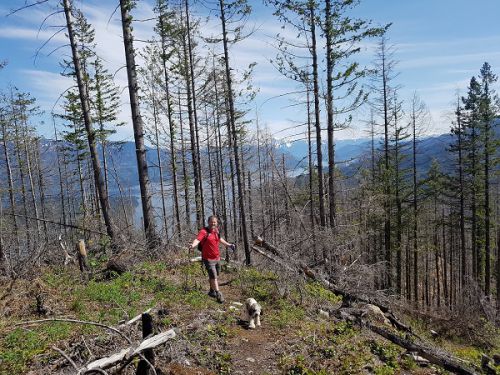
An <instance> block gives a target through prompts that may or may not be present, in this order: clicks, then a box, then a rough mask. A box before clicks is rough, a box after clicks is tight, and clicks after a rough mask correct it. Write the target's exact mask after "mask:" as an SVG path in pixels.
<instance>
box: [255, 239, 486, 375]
mask: <svg viewBox="0 0 500 375" xmlns="http://www.w3.org/2000/svg"><path fill="white" fill-rule="evenodd" d="M256 244H258V245H259V246H261V247H263V248H265V249H270V251H272V252H273V255H272V256H271V255H270V254H267V253H266V252H264V251H262V250H260V249H258V248H257V247H256V246H253V249H254V250H255V251H257V252H258V253H260V254H262V255H264V256H265V257H266V258H268V259H271V260H273V261H275V262H276V263H278V264H280V265H281V266H283V267H285V268H287V269H289V270H290V269H293V267H292V266H294V267H295V269H296V270H298V271H299V272H302V273H304V275H306V276H307V277H308V278H310V279H312V280H314V281H317V282H320V283H321V284H323V286H325V287H326V288H327V289H329V290H330V291H332V292H333V293H335V294H338V295H340V296H342V298H343V300H348V301H359V302H364V303H369V304H372V305H375V306H377V307H379V308H380V309H381V310H382V311H383V312H384V314H385V315H386V316H387V318H388V319H389V320H390V321H391V323H393V325H394V327H395V328H397V329H399V330H402V331H404V332H406V333H408V334H411V335H412V336H414V337H415V338H417V339H419V340H420V341H423V340H421V339H420V338H419V337H418V336H417V335H415V334H414V333H413V332H412V330H411V328H410V327H408V326H406V325H405V324H403V323H401V322H400V321H399V320H398V319H397V318H396V317H395V316H394V314H393V313H392V311H391V309H390V308H389V307H388V306H385V305H383V304H380V303H377V302H376V301H373V300H371V299H369V298H365V297H359V296H356V295H354V294H352V293H349V292H347V291H345V290H342V289H339V288H337V287H336V286H335V285H334V284H333V283H331V282H330V281H328V280H326V279H325V278H322V277H319V276H318V275H317V274H316V273H315V272H314V271H313V270H312V269H311V268H309V267H308V266H307V265H305V264H304V263H301V262H298V261H295V260H291V259H290V260H288V261H286V262H285V261H284V260H283V259H282V258H281V257H280V255H279V254H280V253H281V252H280V250H279V249H277V248H276V247H275V246H273V245H270V244H269V243H266V242H265V241H264V240H262V239H261V238H259V242H257V243H256ZM290 264H291V265H290ZM341 311H343V309H341ZM345 316H346V318H347V319H349V320H357V321H361V322H362V324H364V325H365V326H366V327H367V328H369V329H370V330H371V331H373V332H375V333H377V334H379V335H381V336H382V337H384V338H386V339H388V340H390V341H392V342H393V343H394V344H396V345H399V346H401V347H403V348H405V349H407V350H409V351H413V352H417V353H418V354H420V356H422V357H423V358H425V359H427V360H428V361H429V362H431V363H433V364H435V365H438V366H441V367H443V368H444V369H446V370H448V371H453V372H455V373H457V374H464V375H473V374H477V373H481V371H480V370H479V371H476V370H475V369H473V368H472V367H471V365H470V364H468V363H467V362H465V361H461V360H460V359H457V358H455V357H453V356H451V355H450V354H447V353H444V352H443V353H438V352H437V351H436V350H434V349H431V348H429V347H427V346H425V345H421V344H417V343H415V342H413V341H410V340H408V339H406V338H402V337H400V336H398V335H396V334H394V333H392V332H391V331H389V330H387V329H384V328H381V327H378V326H376V325H373V324H371V323H369V322H363V321H362V318H361V316H360V317H353V316H351V315H350V314H348V313H347V314H345Z"/></svg>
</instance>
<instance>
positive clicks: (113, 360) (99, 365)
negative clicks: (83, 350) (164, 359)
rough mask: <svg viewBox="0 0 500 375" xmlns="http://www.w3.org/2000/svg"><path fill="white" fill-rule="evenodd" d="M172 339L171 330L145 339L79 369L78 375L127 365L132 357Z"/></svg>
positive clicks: (172, 332)
mask: <svg viewBox="0 0 500 375" xmlns="http://www.w3.org/2000/svg"><path fill="white" fill-rule="evenodd" d="M174 337H175V331H174V330H173V329H170V330H168V331H166V332H162V333H160V334H158V335H155V336H152V337H150V338H148V339H145V340H144V341H142V342H141V343H140V344H139V345H137V346H136V347H128V348H125V349H122V350H120V351H119V352H118V353H115V354H113V355H111V356H109V357H105V358H101V359H98V360H96V361H93V362H91V363H89V364H88V365H86V366H85V367H83V368H81V369H80V370H79V371H78V375H81V374H85V373H86V372H88V371H90V370H96V369H102V370H105V369H107V368H110V367H112V366H114V365H117V364H119V363H121V362H124V363H125V364H128V363H130V362H131V361H132V360H133V358H134V357H136V356H139V355H141V354H142V353H143V352H144V351H146V350H148V349H153V348H155V347H157V346H159V345H161V344H163V343H165V342H167V341H168V340H170V339H172V338H174Z"/></svg>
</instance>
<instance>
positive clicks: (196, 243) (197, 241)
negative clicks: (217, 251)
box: [189, 238, 200, 249]
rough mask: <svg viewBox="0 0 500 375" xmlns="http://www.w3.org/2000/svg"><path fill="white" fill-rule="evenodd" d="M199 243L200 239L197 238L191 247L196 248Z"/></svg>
mask: <svg viewBox="0 0 500 375" xmlns="http://www.w3.org/2000/svg"><path fill="white" fill-rule="evenodd" d="M199 243H200V241H199V240H198V239H197V238H195V239H194V241H193V243H192V244H191V246H189V248H190V249H194V248H195V247H196V246H198V244H199Z"/></svg>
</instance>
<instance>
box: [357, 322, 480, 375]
mask: <svg viewBox="0 0 500 375" xmlns="http://www.w3.org/2000/svg"><path fill="white" fill-rule="evenodd" d="M363 325H364V326H365V327H367V328H369V329H370V330H371V331H372V332H375V333H377V334H378V335H380V336H382V337H384V338H386V339H387V340H389V341H391V342H393V343H394V344H396V345H398V346H400V347H402V348H405V349H406V350H408V351H410V352H416V353H417V354H418V355H420V356H421V357H423V358H425V359H427V360H428V361H429V362H430V363H432V364H435V365H438V366H440V367H442V368H444V369H445V370H447V371H453V372H454V373H456V374H463V375H475V374H480V373H481V370H480V369H477V368H473V367H471V365H470V364H468V363H467V362H465V361H461V360H459V359H458V358H455V357H453V356H451V355H449V354H447V353H444V352H442V353H438V352H437V351H436V350H435V349H432V348H429V347H426V346H424V345H421V344H417V343H415V342H412V341H410V340H408V339H406V338H403V337H401V336H398V335H396V334H394V333H392V332H390V331H389V330H387V329H384V328H382V327H378V326H376V325H374V324H371V323H369V322H363Z"/></svg>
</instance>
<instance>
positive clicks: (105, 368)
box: [0, 0, 500, 374]
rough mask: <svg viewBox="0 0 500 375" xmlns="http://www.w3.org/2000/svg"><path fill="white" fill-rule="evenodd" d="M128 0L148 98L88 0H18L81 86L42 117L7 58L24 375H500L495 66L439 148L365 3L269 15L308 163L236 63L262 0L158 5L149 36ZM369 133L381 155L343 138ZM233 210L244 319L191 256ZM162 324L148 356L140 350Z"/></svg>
mask: <svg viewBox="0 0 500 375" xmlns="http://www.w3.org/2000/svg"><path fill="white" fill-rule="evenodd" d="M115 2H116V4H114V6H116V9H115V13H114V14H113V15H107V17H115V18H118V19H119V22H120V23H121V25H120V27H121V28H120V38H121V40H122V42H123V46H121V48H122V51H123V60H122V64H123V67H122V68H123V70H124V71H126V77H127V86H126V87H121V86H120V85H119V84H118V83H117V82H115V76H116V73H117V72H114V71H110V70H109V69H108V68H107V62H106V60H104V59H103V58H102V56H100V54H99V45H98V43H97V42H96V37H95V28H94V26H93V25H92V24H91V23H90V22H89V19H88V17H87V16H86V14H85V11H84V10H85V7H83V6H82V9H80V8H79V6H80V5H82V4H81V3H85V2H83V1H81V2H79V1H74V0H33V1H26V2H23V1H11V2H10V3H11V4H9V6H10V8H11V10H10V13H9V17H15V16H16V15H17V14H22V13H23V12H30V11H31V10H32V9H34V8H37V9H38V10H40V11H43V12H44V14H45V15H46V18H45V19H44V21H43V24H42V25H40V29H42V28H43V27H46V28H50V30H51V33H53V34H52V36H51V37H50V38H48V40H46V41H44V42H41V43H40V44H43V43H50V39H52V37H55V36H58V37H59V38H60V37H61V36H64V40H65V42H64V44H63V45H61V46H58V45H56V44H54V48H56V47H57V49H59V48H61V49H63V50H64V54H63V56H64V58H62V59H61V60H60V61H59V68H60V69H59V70H60V74H61V75H62V76H64V77H65V78H66V79H68V80H70V81H71V82H72V85H71V86H69V87H67V89H66V90H65V91H64V92H60V93H57V94H58V95H59V99H58V102H57V103H56V104H54V105H53V107H52V109H49V110H47V109H46V108H42V107H41V106H40V105H39V103H38V102H37V98H35V97H34V96H33V95H32V94H31V93H30V92H28V91H23V90H22V89H20V88H18V87H17V86H16V77H6V76H5V75H4V74H3V72H2V70H4V71H5V69H6V67H7V66H8V64H10V62H9V61H8V60H9V55H8V51H2V52H0V59H3V60H2V61H3V62H0V77H1V78H0V79H1V80H2V82H8V85H6V86H5V87H4V86H2V89H1V90H2V91H1V92H0V151H1V153H0V170H1V172H0V173H1V176H2V178H1V179H0V280H1V282H0V333H1V335H0V373H1V374H17V373H31V374H46V373H61V374H66V373H67V374H69V373H78V374H98V373H101V374H103V373H104V374H108V373H109V374H111V373H130V374H131V373H137V374H153V373H154V374H160V373H164V374H196V373H200V374H201V373H202V374H211V373H222V374H233V373H236V374H237V373H241V374H246V373H263V374H264V373H266V374H270V373H283V374H330V373H342V374H357V373H375V374H399V373H418V374H431V373H447V371H450V372H452V373H463V374H469V373H470V374H475V373H487V374H491V373H493V374H494V373H497V371H498V368H497V364H498V365H500V335H499V331H498V324H499V321H500V253H499V251H500V250H499V249H500V204H499V199H500V194H499V193H500V190H499V176H500V174H499V171H500V170H499V160H500V152H499V134H500V131H499V128H500V99H499V97H498V95H497V93H496V91H495V88H496V87H498V82H497V75H496V73H495V72H494V70H493V68H492V66H491V65H490V63H488V62H487V61H486V60H488V56H484V59H483V60H484V61H483V62H482V63H481V64H480V65H478V66H477V67H474V69H475V71H476V73H475V74H474V75H468V76H464V77H462V78H463V79H466V80H467V84H466V85H465V86H464V87H462V88H461V91H460V92H457V93H456V96H455V97H450V98H448V99H449V103H452V104H450V106H449V111H448V112H449V113H448V116H447V117H446V121H447V126H448V129H449V131H448V133H446V134H443V135H440V137H441V138H439V139H440V140H444V141H441V142H435V141H436V139H437V138H436V137H435V136H433V135H431V134H432V129H430V127H431V126H432V119H431V113H430V111H429V109H428V107H427V105H426V103H425V101H424V100H425V98H424V97H421V96H419V94H418V93H417V91H416V90H415V91H413V95H412V96H411V98H409V99H408V98H406V97H405V96H403V95H402V94H401V91H402V87H401V85H400V83H399V81H398V76H399V74H400V73H401V71H400V68H399V61H398V58H397V56H398V46H397V45H396V44H393V43H392V42H391V30H392V25H391V23H387V24H384V23H380V24H379V23H378V20H376V19H373V20H372V19H368V18H358V17H357V16H356V13H355V10H356V7H357V6H358V5H359V4H360V2H359V1H357V0H322V1H312V0H264V1H263V3H261V4H259V6H260V7H265V8H266V9H268V10H270V11H271V12H272V14H273V17H274V22H276V24H279V26H280V28H281V30H282V32H280V33H279V34H277V35H274V36H273V43H274V44H273V46H274V48H275V50H274V57H273V58H272V59H270V61H269V64H270V65H271V66H272V67H273V68H274V74H275V75H276V77H279V79H282V80H286V81H288V82H289V83H290V85H291V86H290V87H292V88H293V92H289V93H287V92H283V93H282V94H279V95H280V96H281V95H283V96H286V97H287V98H288V100H289V102H290V103H291V104H290V105H291V106H293V107H294V108H295V109H296V110H297V111H298V113H300V114H301V118H299V119H295V120H296V122H295V123H293V124H292V126H291V128H292V129H293V133H294V135H295V137H294V138H293V139H292V140H290V141H289V142H291V143H294V142H296V143H301V144H302V145H303V146H304V149H305V150H306V151H305V153H304V155H300V156H297V155H293V154H292V152H291V151H290V148H288V147H286V146H283V143H284V141H283V140H280V137H279V134H274V133H273V131H272V130H270V129H269V128H268V127H267V126H266V124H262V123H259V113H258V111H259V109H258V108H259V107H256V106H255V98H256V95H258V91H259V88H258V87H256V86H255V84H254V80H253V76H254V70H255V67H256V64H255V63H250V64H246V65H244V66H242V65H241V64H238V63H236V62H235V61H239V60H238V58H237V57H235V54H236V52H234V51H236V48H237V46H238V45H239V44H240V43H244V42H245V40H247V39H248V38H250V37H251V35H252V34H253V33H254V32H255V31H254V30H253V29H252V26H251V22H250V21H251V20H252V19H253V17H256V16H255V15H254V14H253V11H254V10H253V8H254V7H255V4H254V2H252V1H248V0H205V1H191V0H154V1H151V2H150V3H151V6H152V8H153V11H154V17H153V18H152V19H148V20H146V21H147V22H149V23H151V24H152V25H154V27H153V37H152V38H151V39H150V40H146V41H145V40H140V39H139V40H138V39H137V37H136V36H135V34H134V33H135V31H136V30H135V28H134V26H135V25H137V24H139V23H140V22H145V21H144V20H142V19H138V18H135V17H134V12H135V11H136V9H137V6H138V4H136V3H139V2H136V1H132V0H119V1H118V0H117V1H115ZM14 3H16V4H14ZM110 19H111V18H110ZM44 45H45V44H44ZM366 45H370V46H372V47H373V51H370V53H372V56H371V57H370V61H369V62H368V63H365V62H364V61H363V62H360V59H361V58H360V56H361V55H363V54H366V51H365V50H364V48H365V46H366ZM33 53H36V54H38V53H40V51H33ZM410 90H412V88H410ZM124 98H125V99H124ZM124 107H127V110H126V112H125V113H126V114H127V116H130V117H129V118H127V119H126V120H123V118H124V116H123V113H124V112H123V111H124ZM256 108H257V109H256ZM360 113H362V115H360ZM41 122H44V124H45V125H44V126H45V127H50V129H52V130H51V131H52V136H51V137H50V138H49V137H47V136H46V135H42V134H41V133H40V131H39V127H40V125H41ZM360 126H361V127H362V128H363V129H364V131H365V133H364V134H365V135H366V134H368V136H365V142H364V143H363V149H362V151H360V152H359V153H357V154H356V156H355V157H352V158H348V159H345V158H344V156H343V154H342V153H341V152H339V150H338V148H337V147H338V144H339V140H338V139H337V134H338V133H339V132H340V131H342V130H345V129H349V128H351V127H360ZM123 128H130V129H132V130H133V142H132V140H130V142H127V141H122V140H119V138H118V137H117V134H119V133H120V131H121V129H123ZM287 142H288V141H287ZM433 142H434V143H433ZM210 215H216V216H217V217H218V219H219V223H220V232H221V235H222V236H223V237H224V238H226V239H227V240H228V241H230V242H231V243H235V244H236V250H234V251H232V250H231V249H229V248H228V249H223V250H222V251H221V257H222V261H221V263H222V266H223V267H222V268H223V272H222V275H221V280H222V281H223V283H221V290H222V291H223V292H224V293H225V294H227V297H228V298H229V299H228V300H227V301H226V302H225V304H224V305H217V304H215V302H212V301H211V300H209V298H208V297H206V290H205V289H207V287H208V283H207V282H206V275H205V274H204V272H203V270H202V268H200V267H199V264H198V263H199V262H198V261H201V257H200V259H197V258H196V257H197V256H198V255H201V254H198V253H197V252H196V250H191V249H190V248H189V244H190V243H191V241H192V240H193V238H195V237H196V235H197V233H198V231H199V230H200V228H203V227H204V226H205V225H207V223H206V222H207V218H208V217H209V216H210ZM247 297H252V298H255V299H256V300H257V301H259V302H261V303H262V306H263V311H268V313H266V312H264V313H263V318H262V319H263V327H262V331H261V333H257V332H258V330H256V331H252V330H244V329H242V328H240V327H238V325H237V324H236V323H235V321H236V320H237V317H236V315H237V310H238V306H239V305H238V304H236V305H235V304H232V303H230V301H231V300H232V301H237V300H240V301H244V300H245V298H247ZM240 305H241V304H240ZM367 306H374V308H377V309H378V310H377V311H376V312H372V310H370V309H371V307H367ZM221 309H223V310H221ZM146 310H147V311H146ZM145 311H146V313H144V312H145ZM318 311H319V312H318ZM141 313H143V314H142V315H141ZM137 314H139V315H137ZM145 316H146V317H147V316H149V318H151V316H153V319H154V321H155V329H154V331H155V333H156V336H154V334H153V335H152V334H151V332H152V331H151V330H150V331H149V333H146V328H145V326H146V325H147V324H146V323H145V322H146V320H147V318H145ZM134 317H136V320H134V319H132V318H134ZM381 317H382V318H381ZM141 318H142V329H143V331H142V334H143V336H142V338H143V339H144V341H142V343H141V345H143V344H144V345H145V346H144V347H140V346H139V344H137V346H136V345H135V344H134V345H132V343H133V342H134V343H135V342H136V341H137V340H139V341H141V339H140V338H139V336H140V334H141V332H140V329H139V331H138V332H135V331H134V330H133V327H134V325H136V323H137V322H138V321H140V320H141ZM145 319H146V320H145ZM266 319H267V320H266ZM124 322H125V323H124ZM27 327H29V328H27ZM239 330H240V331H241V332H240V331H239ZM311 332H314V335H313V334H312V333H311ZM368 332H369V333H368ZM112 335H115V336H114V338H113V337H112ZM148 335H149V336H148ZM373 335H376V336H377V338H373V337H372V336H373ZM167 336H168V337H167ZM152 337H156V338H157V339H158V340H161V342H160V341H158V342H155V343H154V344H151V343H150V342H147V343H146V341H147V339H151V338H152ZM313 337H314V339H313ZM278 338H279V339H278ZM356 338H357V339H356ZM120 340H121V341H120ZM167 340H168V341H167ZM245 340H246V341H245ZM277 340H278V341H279V340H283V341H279V342H282V344H277V343H276V344H275V342H278V341H277ZM165 342H167V345H166V346H164V343H165ZM245 343H246V344H245ZM146 344H150V345H151V346H147V345H146ZM56 345H57V346H56ZM272 345H273V346H272ZM128 346H130V347H131V348H132V349H134V350H135V351H134V352H133V354H131V353H132V349H130V348H129V349H127V350H125V352H124V353H128V354H123V356H122V357H121V358H120V359H118V360H115V362H110V363H100V364H99V365H97V364H95V363H94V362H92V363H91V361H93V360H96V359H99V358H104V359H106V358H105V357H107V358H108V359H109V358H110V357H108V356H110V355H111V354H114V353H115V352H118V351H119V350H121V349H123V348H125V347H128ZM271 346H272V347H271ZM61 348H62V349H61ZM153 348H154V350H153ZM115 349H116V350H115ZM405 350H406V351H405ZM155 352H156V361H155ZM271 353H272V354H271ZM355 353H358V355H356V354H355ZM408 353H410V354H411V355H410V354H408ZM415 353H416V354H415ZM91 365H92V366H94V365H95V366H94V367H92V366H91Z"/></svg>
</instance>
